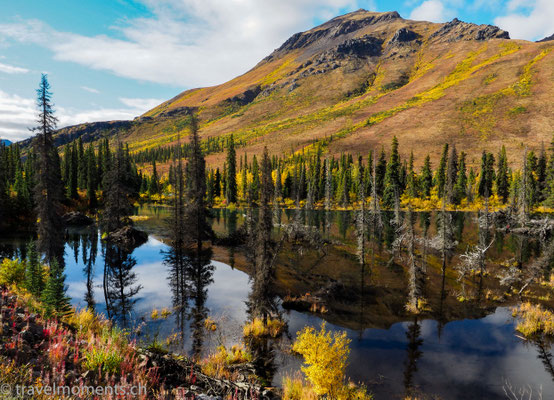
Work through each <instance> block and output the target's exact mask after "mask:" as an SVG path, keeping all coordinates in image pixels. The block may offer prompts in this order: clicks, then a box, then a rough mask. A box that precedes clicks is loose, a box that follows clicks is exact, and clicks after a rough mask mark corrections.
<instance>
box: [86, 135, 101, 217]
mask: <svg viewBox="0 0 554 400" xmlns="http://www.w3.org/2000/svg"><path fill="white" fill-rule="evenodd" d="M86 163H87V179H86V181H87V199H88V206H89V208H90V209H91V210H94V209H95V208H96V207H97V205H98V202H97V199H96V188H97V185H98V183H97V179H98V177H97V175H96V172H97V169H96V156H95V155H94V149H93V147H92V145H89V147H88V149H87V153H86Z"/></svg>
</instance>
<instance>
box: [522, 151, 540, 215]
mask: <svg viewBox="0 0 554 400" xmlns="http://www.w3.org/2000/svg"><path fill="white" fill-rule="evenodd" d="M525 170H526V174H525V178H526V182H527V184H526V186H527V193H526V194H527V200H528V203H529V207H530V208H532V207H533V206H534V205H535V204H536V203H537V202H538V193H537V192H538V190H537V186H538V183H537V178H536V175H537V156H536V155H535V152H534V151H532V150H531V151H529V152H528V153H527V165H526V168H525Z"/></svg>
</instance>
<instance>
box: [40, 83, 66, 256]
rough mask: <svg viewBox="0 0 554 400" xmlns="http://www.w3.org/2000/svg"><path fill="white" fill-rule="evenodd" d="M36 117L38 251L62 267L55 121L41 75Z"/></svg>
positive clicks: (61, 195) (46, 84)
mask: <svg viewBox="0 0 554 400" xmlns="http://www.w3.org/2000/svg"><path fill="white" fill-rule="evenodd" d="M37 106H38V108H39V114H38V119H37V122H38V123H39V125H38V127H37V128H35V131H36V132H37V135H36V138H35V140H34V143H35V146H36V150H35V151H36V154H37V156H38V165H37V182H36V185H35V187H34V188H35V203H36V214H37V220H38V221H39V222H38V226H37V233H38V241H37V248H38V250H39V251H40V252H41V253H43V254H44V256H45V258H46V261H47V262H48V263H49V264H51V263H52V262H53V261H54V260H57V261H58V265H62V266H63V265H64V264H63V262H64V261H63V250H64V248H63V235H62V234H61V232H63V223H62V218H61V202H62V200H63V186H62V179H61V171H60V159H59V156H58V152H57V150H56V148H55V146H54V140H53V137H52V136H53V133H54V131H55V129H56V123H57V119H56V117H55V116H54V108H53V105H52V94H51V92H50V84H49V83H48V79H47V77H46V75H45V74H43V75H42V78H41V82H40V86H39V89H38V90H37Z"/></svg>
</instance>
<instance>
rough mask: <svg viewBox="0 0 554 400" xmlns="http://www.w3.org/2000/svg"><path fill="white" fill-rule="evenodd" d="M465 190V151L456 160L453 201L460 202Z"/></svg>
mask: <svg viewBox="0 0 554 400" xmlns="http://www.w3.org/2000/svg"><path fill="white" fill-rule="evenodd" d="M466 192H467V171H466V153H464V152H463V151H462V152H461V153H460V159H459V160H458V176H457V179H456V184H455V185H454V189H453V197H452V200H453V203H454V204H460V203H461V201H462V199H463V198H464V197H465V196H466Z"/></svg>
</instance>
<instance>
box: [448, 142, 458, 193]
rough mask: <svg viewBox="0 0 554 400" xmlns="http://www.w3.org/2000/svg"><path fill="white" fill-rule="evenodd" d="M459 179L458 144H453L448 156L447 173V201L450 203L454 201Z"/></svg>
mask: <svg viewBox="0 0 554 400" xmlns="http://www.w3.org/2000/svg"><path fill="white" fill-rule="evenodd" d="M457 180H458V153H457V152H456V145H452V149H451V150H450V157H449V158H448V169H447V174H446V193H445V195H446V201H447V202H448V203H454V199H455V194H454V185H455V184H456V182H457Z"/></svg>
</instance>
